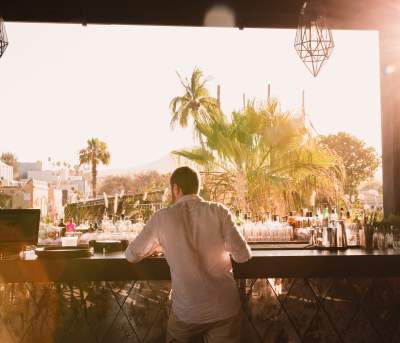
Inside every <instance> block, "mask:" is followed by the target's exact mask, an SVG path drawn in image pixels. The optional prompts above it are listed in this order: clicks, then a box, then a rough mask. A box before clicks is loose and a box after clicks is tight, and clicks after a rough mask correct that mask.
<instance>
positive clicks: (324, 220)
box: [322, 207, 329, 227]
mask: <svg viewBox="0 0 400 343" xmlns="http://www.w3.org/2000/svg"><path fill="white" fill-rule="evenodd" d="M328 225H329V210H328V207H324V210H323V211H322V226H323V227H328Z"/></svg>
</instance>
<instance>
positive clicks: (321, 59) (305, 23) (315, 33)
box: [294, 0, 335, 77]
mask: <svg viewBox="0 0 400 343" xmlns="http://www.w3.org/2000/svg"><path fill="white" fill-rule="evenodd" d="M294 47H295V49H296V51H297V54H298V55H299V57H300V59H301V60H302V61H303V62H304V64H305V65H306V67H307V69H308V70H309V71H310V72H311V74H312V75H313V76H314V77H316V76H317V75H318V73H319V71H320V70H321V67H322V66H323V65H324V64H325V62H326V61H327V60H328V59H329V57H330V56H331V54H332V50H333V48H334V47H335V43H334V41H333V37H332V32H331V30H330V29H329V27H328V25H327V21H326V15H325V8H323V7H322V6H319V7H317V6H316V5H315V3H314V2H313V1H311V0H308V1H306V2H305V3H304V5H303V7H302V9H301V12H300V17H299V25H298V27H297V31H296V38H295V42H294Z"/></svg>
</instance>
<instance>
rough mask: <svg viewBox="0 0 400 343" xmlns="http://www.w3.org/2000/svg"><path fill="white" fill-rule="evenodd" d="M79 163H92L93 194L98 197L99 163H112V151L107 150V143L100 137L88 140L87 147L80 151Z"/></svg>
mask: <svg viewBox="0 0 400 343" xmlns="http://www.w3.org/2000/svg"><path fill="white" fill-rule="evenodd" d="M79 163H80V165H82V164H90V165H91V167H92V194H93V198H96V186H97V165H98V164H100V163H103V164H104V165H108V164H109V163H110V153H109V152H108V150H107V144H106V143H104V142H102V141H100V140H99V139H98V138H92V139H89V140H88V141H87V147H86V148H85V149H82V150H81V151H80V152H79Z"/></svg>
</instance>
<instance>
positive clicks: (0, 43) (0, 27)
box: [0, 17, 8, 57]
mask: <svg viewBox="0 0 400 343" xmlns="http://www.w3.org/2000/svg"><path fill="white" fill-rule="evenodd" d="M7 46H8V39H7V33H6V28H5V26H4V20H3V17H0V57H1V56H3V54H4V51H6V49H7Z"/></svg>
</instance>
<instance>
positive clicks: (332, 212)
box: [330, 208, 338, 221]
mask: <svg viewBox="0 0 400 343" xmlns="http://www.w3.org/2000/svg"><path fill="white" fill-rule="evenodd" d="M330 220H331V221H336V220H338V215H337V213H336V208H332V211H331V218H330Z"/></svg>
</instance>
